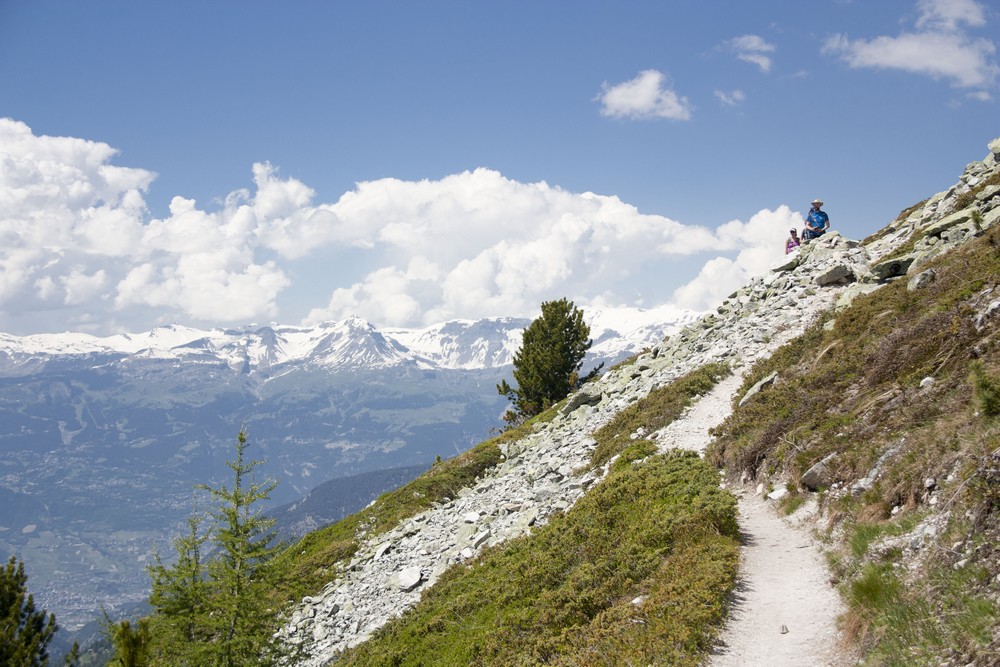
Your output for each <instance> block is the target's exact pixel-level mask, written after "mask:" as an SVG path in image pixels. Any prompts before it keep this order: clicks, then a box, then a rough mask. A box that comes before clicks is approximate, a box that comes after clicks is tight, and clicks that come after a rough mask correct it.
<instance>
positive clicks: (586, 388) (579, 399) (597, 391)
mask: <svg viewBox="0 0 1000 667" xmlns="http://www.w3.org/2000/svg"><path fill="white" fill-rule="evenodd" d="M601 398H602V395H601V388H600V386H599V384H598V383H596V382H589V383H587V384H585V385H583V386H582V387H580V390H579V391H577V392H576V393H575V394H573V395H572V396H570V397H569V400H567V401H566V405H564V406H563V409H562V411H561V412H560V414H562V415H568V414H569V413H571V412H573V411H575V410H577V409H578V408H580V407H582V406H584V405H597V404H598V403H600V402H601Z"/></svg>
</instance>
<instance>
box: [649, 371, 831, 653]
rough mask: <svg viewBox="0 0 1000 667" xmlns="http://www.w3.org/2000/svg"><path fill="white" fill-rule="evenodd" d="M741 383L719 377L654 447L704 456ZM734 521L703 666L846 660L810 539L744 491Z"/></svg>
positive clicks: (816, 551)
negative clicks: (725, 582)
mask: <svg viewBox="0 0 1000 667" xmlns="http://www.w3.org/2000/svg"><path fill="white" fill-rule="evenodd" d="M741 382H742V377H740V376H737V375H734V376H731V377H729V378H726V379H725V380H723V381H722V382H720V383H719V384H718V385H716V387H715V388H714V389H713V390H712V391H711V392H709V393H708V394H706V395H705V396H703V397H702V398H701V399H699V400H698V402H697V403H695V404H694V405H693V406H692V407H691V408H690V409H689V410H688V411H687V412H686V413H685V414H684V415H683V416H682V417H681V418H680V419H678V420H677V421H675V422H674V423H672V424H670V425H669V426H667V427H666V428H664V429H661V430H660V431H658V432H657V433H656V434H655V435H654V436H653V438H654V439H655V440H656V441H657V442H658V443H659V445H660V448H661V449H669V448H682V449H689V450H693V451H697V452H701V453H704V451H705V447H707V446H708V443H709V440H710V438H709V435H708V430H709V429H710V428H712V427H713V426H716V425H718V424H719V423H721V422H722V420H723V419H725V417H726V416H727V415H728V414H729V413H730V407H731V405H732V399H733V396H734V394H735V392H736V391H737V390H738V389H739V387H740V384H741ZM739 524H740V532H741V537H742V542H743V546H742V548H741V550H740V573H739V580H738V582H737V586H736V591H735V593H734V595H733V599H732V601H731V606H730V616H729V620H728V622H727V623H726V627H725V629H724V630H723V632H722V636H721V637H720V639H719V645H718V647H717V648H716V649H715V651H713V654H712V656H711V658H710V660H709V663H708V664H709V665H710V667H733V666H736V665H739V666H745V667H758V666H759V667H792V666H794V667H812V666H821V665H830V666H833V665H837V666H839V665H846V664H849V662H850V661H849V660H848V659H847V658H846V657H844V656H843V655H842V654H841V653H840V652H839V651H838V648H839V647H838V634H837V628H836V618H837V616H839V615H840V614H841V613H842V612H843V610H844V609H843V604H842V602H841V600H840V596H839V595H838V594H837V592H836V591H835V590H834V589H833V587H832V586H831V585H830V583H829V573H828V570H827V567H826V563H825V561H824V558H823V555H822V554H821V552H820V548H819V545H818V544H817V543H816V541H815V540H814V539H813V538H812V537H811V536H810V534H809V533H808V531H807V530H806V529H805V528H799V527H795V526H792V525H791V524H790V523H789V522H788V521H787V520H786V519H784V518H782V517H780V516H778V515H777V514H776V513H775V512H774V510H773V508H772V507H771V506H770V505H769V504H768V501H766V500H764V499H763V498H761V497H760V496H758V495H756V494H754V493H750V492H749V491H748V492H745V493H743V494H742V496H741V497H740V501H739Z"/></svg>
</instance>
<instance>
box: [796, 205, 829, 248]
mask: <svg viewBox="0 0 1000 667" xmlns="http://www.w3.org/2000/svg"><path fill="white" fill-rule="evenodd" d="M821 206H823V202H822V201H821V200H819V199H813V201H812V209H811V210H810V211H809V214H808V215H806V228H805V229H803V230H802V241H803V242H809V241H811V240H813V239H816V238H819V237H820V236H823V234H826V230H828V229H829V228H830V216H828V215H827V214H826V213H825V212H824V211H822V210H820V207H821Z"/></svg>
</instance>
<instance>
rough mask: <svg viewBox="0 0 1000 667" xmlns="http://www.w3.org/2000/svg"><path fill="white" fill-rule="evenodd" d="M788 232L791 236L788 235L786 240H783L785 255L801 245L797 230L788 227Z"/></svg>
mask: <svg viewBox="0 0 1000 667" xmlns="http://www.w3.org/2000/svg"><path fill="white" fill-rule="evenodd" d="M788 233H789V234H791V236H789V237H788V240H786V241H785V254H786V255H787V254H788V253H790V252H791V251H793V250H795V249H797V248H798V247H799V246H800V245H802V241H801V240H799V233H798V232H796V231H795V230H794V229H789V230H788Z"/></svg>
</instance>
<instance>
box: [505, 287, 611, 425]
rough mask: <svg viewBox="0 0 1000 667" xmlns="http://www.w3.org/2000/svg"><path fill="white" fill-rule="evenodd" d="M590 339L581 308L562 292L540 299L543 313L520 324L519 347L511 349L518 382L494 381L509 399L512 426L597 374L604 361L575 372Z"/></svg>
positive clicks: (507, 419)
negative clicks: (588, 370)
mask: <svg viewBox="0 0 1000 667" xmlns="http://www.w3.org/2000/svg"><path fill="white" fill-rule="evenodd" d="M592 343H593V341H592V340H591V339H590V327H588V326H587V324H586V322H584V321H583V311H582V310H580V309H579V308H577V307H576V306H574V305H573V302H572V301H568V300H567V299H565V298H563V299H560V300H558V301H546V302H545V303H543V304H542V314H541V316H540V317H538V318H537V319H536V320H534V321H533V322H532V323H531V324H530V325H528V327H527V328H526V329H525V330H524V336H523V338H522V340H521V348H520V349H519V350H518V351H517V353H516V354H515V355H514V380H516V381H517V387H516V388H514V387H511V386H510V385H509V384H507V381H506V380H503V381H501V382H500V384H498V385H497V391H498V392H499V393H500V394H502V395H503V396H506V397H507V398H508V399H509V400H510V401H511V402H512V403H513V407H512V408H511V409H510V410H508V411H507V413H506V414H505V415H504V421H506V422H507V423H508V424H509V425H511V426H514V425H517V424H520V423H522V422H523V421H525V420H526V419H529V418H531V417H533V416H535V415H537V414H538V413H540V412H542V411H543V410H545V409H546V408H548V407H549V406H550V405H552V404H554V403H557V402H559V401H561V400H562V399H564V398H566V396H568V395H569V393H570V392H571V391H573V390H574V389H576V388H578V387H579V386H580V385H581V384H582V383H583V382H585V381H587V380H589V379H590V378H591V377H593V376H594V375H596V374H597V372H598V371H599V370H600V369H601V367H602V366H603V364H601V366H598V367H597V368H595V369H594V370H593V371H591V373H590V374H589V375H588V376H587V377H586V378H583V379H581V378H580V376H579V372H580V368H581V367H582V366H583V359H584V357H585V356H586V354H587V350H589V349H590V346H591V344H592Z"/></svg>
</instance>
